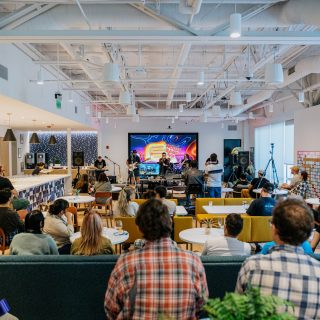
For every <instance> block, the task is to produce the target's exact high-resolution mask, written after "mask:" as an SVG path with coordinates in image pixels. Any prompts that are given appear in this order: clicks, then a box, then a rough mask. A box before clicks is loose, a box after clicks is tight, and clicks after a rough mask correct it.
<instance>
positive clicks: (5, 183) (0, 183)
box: [0, 176, 18, 197]
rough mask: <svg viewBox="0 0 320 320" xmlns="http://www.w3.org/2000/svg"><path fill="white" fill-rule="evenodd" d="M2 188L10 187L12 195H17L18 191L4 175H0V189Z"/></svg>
mask: <svg viewBox="0 0 320 320" xmlns="http://www.w3.org/2000/svg"><path fill="white" fill-rule="evenodd" d="M3 189H10V190H11V193H12V195H13V196H16V197H17V196H18V192H17V190H16V189H15V188H14V186H13V185H12V183H11V181H10V180H9V179H8V178H6V177H2V176H0V190H3Z"/></svg>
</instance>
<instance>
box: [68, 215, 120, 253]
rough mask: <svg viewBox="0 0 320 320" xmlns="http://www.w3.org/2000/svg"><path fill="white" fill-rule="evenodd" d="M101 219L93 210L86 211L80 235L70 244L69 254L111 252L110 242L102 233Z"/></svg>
mask: <svg viewBox="0 0 320 320" xmlns="http://www.w3.org/2000/svg"><path fill="white" fill-rule="evenodd" d="M102 229H103V226H102V221H101V217H100V216H99V214H98V213H96V212H95V211H93V210H90V211H89V212H87V213H86V214H85V216H84V218H83V222H82V226H81V237H80V238H78V239H75V240H74V242H73V243H72V245H71V254H74V255H79V256H94V255H103V254H113V253H114V251H113V248H112V244H111V242H110V240H109V239H107V238H105V237H104V236H103V235H102Z"/></svg>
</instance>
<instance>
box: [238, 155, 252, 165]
mask: <svg viewBox="0 0 320 320" xmlns="http://www.w3.org/2000/svg"><path fill="white" fill-rule="evenodd" d="M249 161H250V155H249V151H239V153H238V163H239V165H240V166H241V167H243V168H244V169H246V168H247V167H248V165H249Z"/></svg>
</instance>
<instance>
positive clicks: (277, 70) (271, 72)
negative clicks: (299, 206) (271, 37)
mask: <svg viewBox="0 0 320 320" xmlns="http://www.w3.org/2000/svg"><path fill="white" fill-rule="evenodd" d="M273 51H274V52H273V55H274V56H273V63H267V64H266V67H265V71H264V78H265V82H266V83H269V84H279V83H283V81H284V79H283V68H282V64H281V63H276V51H277V47H276V46H274V47H273Z"/></svg>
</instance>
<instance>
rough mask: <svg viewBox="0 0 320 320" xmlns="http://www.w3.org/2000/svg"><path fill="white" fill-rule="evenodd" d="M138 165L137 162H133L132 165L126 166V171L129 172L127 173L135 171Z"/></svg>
mask: <svg viewBox="0 0 320 320" xmlns="http://www.w3.org/2000/svg"><path fill="white" fill-rule="evenodd" d="M138 165H139V163H138V162H134V163H131V164H128V165H127V166H128V170H129V171H133V170H135V169H137V168H138Z"/></svg>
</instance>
